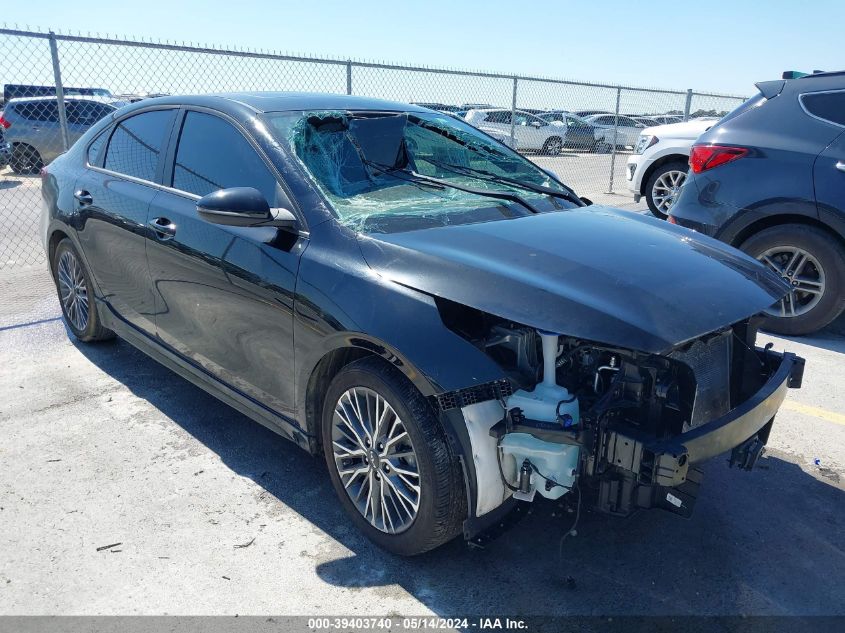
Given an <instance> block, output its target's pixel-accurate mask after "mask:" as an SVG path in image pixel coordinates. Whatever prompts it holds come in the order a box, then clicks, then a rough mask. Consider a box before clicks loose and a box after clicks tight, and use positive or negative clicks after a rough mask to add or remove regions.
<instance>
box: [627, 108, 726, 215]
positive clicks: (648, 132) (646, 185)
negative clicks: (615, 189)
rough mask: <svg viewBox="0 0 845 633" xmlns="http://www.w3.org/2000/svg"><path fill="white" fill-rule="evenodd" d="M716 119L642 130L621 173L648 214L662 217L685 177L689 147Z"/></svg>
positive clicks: (673, 200) (695, 120)
mask: <svg viewBox="0 0 845 633" xmlns="http://www.w3.org/2000/svg"><path fill="white" fill-rule="evenodd" d="M718 120H719V119H718V118H716V117H707V118H700V119H693V120H691V121H686V122H685V123H671V124H669V125H658V126H655V127H649V128H646V129H645V130H643V131H642V134H640V137H639V140H638V141H637V144H636V146H635V147H634V154H633V155H632V156H631V157H630V158H629V159H628V167H627V169H626V171H625V178H626V179H627V185H628V189H630V190H631V191H633V192H634V200H636V201H637V202H639V201H640V198H642V196H645V199H646V202H647V203H648V208H649V209H650V210H651V212H652V213H653V214H654V215H656V216H657V217H658V218H665V217H666V215H667V214H668V212H669V209H670V208H672V205H673V204H674V203H675V200H677V198H678V194H679V193H680V191H681V187H682V186H683V184H684V181H685V180H686V178H687V170H688V169H689V164H688V162H689V154H690V148H691V147H692V145H693V143H695V140H696V139H697V138H698V137H699V136H701V135H702V134H703V133H704V132H706V131H707V130H709V129H710V128H711V127H713V125H714V124H715V123H716V122H717V121H718Z"/></svg>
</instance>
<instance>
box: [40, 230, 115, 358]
mask: <svg viewBox="0 0 845 633" xmlns="http://www.w3.org/2000/svg"><path fill="white" fill-rule="evenodd" d="M52 269H53V280H54V281H55V283H56V291H57V292H58V294H59V304H60V305H61V307H62V314H63V315H64V318H65V323H67V326H68V328H70V331H71V332H73V335H74V336H75V337H76V338H78V339H79V340H80V341H82V342H83V343H92V342H95V341H105V340H108V339H111V338H114V332H112V331H111V330H109V329H108V328H105V327H103V325H102V323H101V322H100V315H99V314H98V313H97V304H96V301H95V300H94V292H93V286H92V284H91V276H90V275H89V274H88V271H87V270H86V269H85V265H84V264H83V263H82V258H81V257H80V256H79V253H78V252H77V250H76V247H75V246H74V245H73V242H71V241H70V239H69V238H65V239H63V240H62V241H61V242H59V244H58V246H56V250H55V252H54V253H53V261H52Z"/></svg>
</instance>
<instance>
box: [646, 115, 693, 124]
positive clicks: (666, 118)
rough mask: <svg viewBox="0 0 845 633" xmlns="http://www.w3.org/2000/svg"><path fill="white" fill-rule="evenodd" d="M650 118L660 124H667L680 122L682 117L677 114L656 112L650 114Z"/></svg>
mask: <svg viewBox="0 0 845 633" xmlns="http://www.w3.org/2000/svg"><path fill="white" fill-rule="evenodd" d="M649 118H650V119H654V120H655V121H657V122H658V123H659V124H660V125H669V124H670V123H682V122H683V120H684V117H682V116H681V115H679V114H656V115H654V116H650V117H649Z"/></svg>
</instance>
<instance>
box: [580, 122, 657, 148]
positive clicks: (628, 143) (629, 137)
mask: <svg viewBox="0 0 845 633" xmlns="http://www.w3.org/2000/svg"><path fill="white" fill-rule="evenodd" d="M584 120H586V121H587V123H589V124H590V125H592V126H593V127H595V128H596V129H595V135H596V141H597V143H596V151H599V152H609V151H611V150H612V149H613V145H614V141H615V144H616V147H617V148H619V149H622V148H625V147H633V146H634V145H636V143H637V139H638V138H639V136H640V132H642V131H643V130H644V129H645V125H643V124H642V123H639V122H638V121H635V120H634V119H632V118H631V117H629V116H624V115H622V114H620V115H619V116H618V117H617V116H616V115H615V114H593V115H592V116H588V117H584ZM614 127H615V128H616V131H615V133H614Z"/></svg>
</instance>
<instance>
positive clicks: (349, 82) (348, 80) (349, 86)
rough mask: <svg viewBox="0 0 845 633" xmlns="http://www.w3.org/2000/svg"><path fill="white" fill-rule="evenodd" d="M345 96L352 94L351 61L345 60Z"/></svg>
mask: <svg viewBox="0 0 845 633" xmlns="http://www.w3.org/2000/svg"><path fill="white" fill-rule="evenodd" d="M346 94H348V95H351V94H352V60H351V59H347V60H346Z"/></svg>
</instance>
